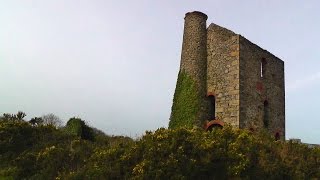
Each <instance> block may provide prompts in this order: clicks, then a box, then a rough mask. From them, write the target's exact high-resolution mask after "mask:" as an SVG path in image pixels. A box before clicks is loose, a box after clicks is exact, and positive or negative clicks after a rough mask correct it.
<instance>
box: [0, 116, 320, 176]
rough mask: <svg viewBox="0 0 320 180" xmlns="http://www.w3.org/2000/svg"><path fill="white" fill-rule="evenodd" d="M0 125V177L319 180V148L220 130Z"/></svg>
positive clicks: (77, 122)
mask: <svg viewBox="0 0 320 180" xmlns="http://www.w3.org/2000/svg"><path fill="white" fill-rule="evenodd" d="M33 120H34V121H31V120H30V121H31V122H30V121H25V120H24V119H23V118H21V117H20V118H17V117H16V118H13V117H12V116H7V117H2V118H1V120H0V147H1V148H0V179H256V178H257V177H258V178H259V179H317V178H320V148H308V147H307V146H306V145H303V144H299V143H294V142H292V141H288V142H283V141H274V139H273V138H272V137H270V136H269V135H267V133H265V132H259V133H258V132H255V133H252V132H249V131H246V130H239V129H233V128H231V127H228V126H226V127H224V128H223V129H215V130H213V131H212V132H205V131H203V130H201V129H190V128H174V129H165V128H160V129H158V130H156V131H155V132H149V131H147V132H146V133H145V135H143V136H142V137H141V138H140V139H138V140H132V139H130V138H128V137H122V136H107V135H105V134H104V133H102V132H101V131H99V130H97V129H95V128H91V127H89V126H88V125H86V123H85V122H84V121H83V120H81V119H79V118H71V119H70V120H69V121H68V122H67V125H66V126H59V128H57V126H54V125H52V124H45V125H44V124H42V123H41V122H42V121H41V120H40V119H36V120H37V121H36V122H37V123H35V119H34V118H33Z"/></svg>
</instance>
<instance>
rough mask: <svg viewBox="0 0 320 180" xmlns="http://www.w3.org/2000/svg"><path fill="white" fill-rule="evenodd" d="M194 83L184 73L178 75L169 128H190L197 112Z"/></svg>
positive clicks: (197, 102) (197, 98) (197, 97)
mask: <svg viewBox="0 0 320 180" xmlns="http://www.w3.org/2000/svg"><path fill="white" fill-rule="evenodd" d="M198 94H199V93H198V89H197V87H196V84H195V81H194V80H193V79H192V78H191V77H190V76H189V75H188V74H187V73H186V72H185V71H180V72H179V75H178V80H177V85H176V91H175V93H174V97H173V105H172V111H171V117H170V122H169V128H177V127H182V126H185V127H192V126H193V125H194V124H195V120H196V118H197V114H198V112H199V104H200V102H199V96H198Z"/></svg>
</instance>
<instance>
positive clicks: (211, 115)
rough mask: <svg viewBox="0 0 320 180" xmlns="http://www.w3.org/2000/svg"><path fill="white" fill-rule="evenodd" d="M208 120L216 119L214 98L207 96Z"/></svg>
mask: <svg viewBox="0 0 320 180" xmlns="http://www.w3.org/2000/svg"><path fill="white" fill-rule="evenodd" d="M208 98H209V103H210V105H209V119H210V120H213V119H215V118H216V97H215V96H213V95H209V96H208Z"/></svg>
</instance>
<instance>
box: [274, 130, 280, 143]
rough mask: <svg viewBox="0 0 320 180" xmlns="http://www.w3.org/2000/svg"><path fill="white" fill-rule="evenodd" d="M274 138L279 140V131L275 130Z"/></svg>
mask: <svg viewBox="0 0 320 180" xmlns="http://www.w3.org/2000/svg"><path fill="white" fill-rule="evenodd" d="M274 139H275V140H276V141H278V140H280V133H278V132H277V133H276V134H275V135H274Z"/></svg>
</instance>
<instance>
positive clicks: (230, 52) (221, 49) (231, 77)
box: [207, 24, 240, 127]
mask: <svg viewBox="0 0 320 180" xmlns="http://www.w3.org/2000/svg"><path fill="white" fill-rule="evenodd" d="M207 31H208V35H207V36H208V37H207V39H208V40H207V53H208V57H207V61H208V68H207V91H208V92H207V93H208V95H210V94H211V95H214V96H215V99H216V119H219V120H222V121H224V122H226V123H229V124H231V125H233V126H236V127H239V100H240V99H239V36H238V35H237V34H235V33H233V32H232V31H230V30H228V29H225V28H222V27H220V26H218V25H216V24H211V25H210V26H209V27H208V29H207Z"/></svg>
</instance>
